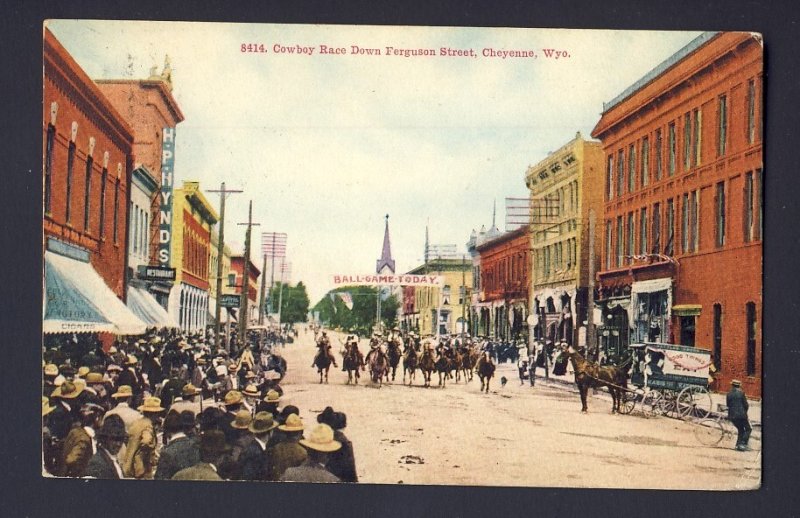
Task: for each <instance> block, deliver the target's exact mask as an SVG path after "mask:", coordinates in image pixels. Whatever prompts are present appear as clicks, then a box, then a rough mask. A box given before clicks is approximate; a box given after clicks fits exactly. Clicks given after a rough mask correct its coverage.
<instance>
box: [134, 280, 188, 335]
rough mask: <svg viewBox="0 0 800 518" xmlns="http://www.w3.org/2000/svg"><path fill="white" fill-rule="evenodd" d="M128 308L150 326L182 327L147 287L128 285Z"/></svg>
mask: <svg viewBox="0 0 800 518" xmlns="http://www.w3.org/2000/svg"><path fill="white" fill-rule="evenodd" d="M128 308H129V309H130V310H131V311H133V313H134V314H135V315H136V316H137V317H139V319H140V320H141V321H142V322H144V323H145V324H147V325H148V327H166V328H170V329H172V328H178V327H180V326H178V323H177V322H175V319H174V318H172V315H170V314H169V313H167V310H165V309H164V308H163V307H161V304H159V303H158V301H157V300H156V299H155V297H153V296H152V295H150V293H148V292H147V290H145V289H142V288H137V287H134V286H128Z"/></svg>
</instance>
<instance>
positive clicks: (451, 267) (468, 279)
mask: <svg viewBox="0 0 800 518" xmlns="http://www.w3.org/2000/svg"><path fill="white" fill-rule="evenodd" d="M471 269H472V263H470V262H468V261H466V260H462V259H447V258H438V257H437V258H430V259H429V260H428V261H426V262H425V263H424V264H422V265H420V266H418V267H416V268H414V269H413V270H411V271H409V272H408V273H409V274H412V275H415V274H416V275H419V274H430V275H441V276H442V277H444V285H443V286H442V287H441V288H428V287H412V288H411V289H413V290H414V295H413V300H414V308H413V309H414V312H413V314H412V317H411V321H413V322H415V323H416V326H412V327H410V329H412V330H415V331H417V332H419V333H420V334H421V335H437V334H439V335H443V334H458V333H461V332H462V330H463V331H464V332H468V331H469V329H468V328H467V324H466V320H467V311H468V300H467V298H466V297H465V296H464V293H465V291H466V288H467V287H468V286H469V285H470V284H471V283H472V271H471ZM462 286H463V287H464V288H465V289H464V290H462V289H461V287H462ZM462 315H464V316H463V318H462ZM437 321H438V325H437Z"/></svg>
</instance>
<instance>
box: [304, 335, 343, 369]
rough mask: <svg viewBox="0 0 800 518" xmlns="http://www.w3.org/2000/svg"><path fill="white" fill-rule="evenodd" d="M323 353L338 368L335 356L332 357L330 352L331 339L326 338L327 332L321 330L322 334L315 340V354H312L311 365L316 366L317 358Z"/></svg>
mask: <svg viewBox="0 0 800 518" xmlns="http://www.w3.org/2000/svg"><path fill="white" fill-rule="evenodd" d="M323 354H324V355H326V356H327V357H328V359H329V360H330V361H331V363H332V364H333V366H334V367H336V368H337V369H338V368H339V365H337V364H336V358H334V356H333V353H332V352H331V341H330V339H329V338H328V333H326V332H325V331H323V332H322V335H320V337H319V339H318V340H317V354H316V356H314V361H312V362H311V366H312V367H314V366H316V364H317V358H319V357H320V356H322V355H323Z"/></svg>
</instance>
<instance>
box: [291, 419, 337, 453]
mask: <svg viewBox="0 0 800 518" xmlns="http://www.w3.org/2000/svg"><path fill="white" fill-rule="evenodd" d="M299 442H300V444H302V445H303V446H305V447H306V448H310V449H312V450H317V451H323V452H332V451H336V450H338V449H339V448H341V447H342V443H340V442H339V441H337V440H335V439H334V438H333V428H331V427H330V426H328V425H326V424H318V425H317V426H316V427H315V428H314V429H313V430H311V433H310V434H309V436H308V439H300V441H299Z"/></svg>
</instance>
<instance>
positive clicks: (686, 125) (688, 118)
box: [683, 113, 692, 171]
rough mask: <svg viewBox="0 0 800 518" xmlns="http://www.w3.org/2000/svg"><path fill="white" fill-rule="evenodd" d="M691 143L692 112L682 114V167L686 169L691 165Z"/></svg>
mask: <svg viewBox="0 0 800 518" xmlns="http://www.w3.org/2000/svg"><path fill="white" fill-rule="evenodd" d="M691 145H692V114H691V113H687V114H686V115H684V116H683V168H684V169H686V170H687V171H688V170H689V166H690V165H691V157H692V154H691V149H692V148H691Z"/></svg>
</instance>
